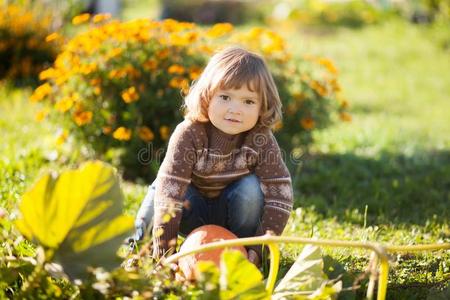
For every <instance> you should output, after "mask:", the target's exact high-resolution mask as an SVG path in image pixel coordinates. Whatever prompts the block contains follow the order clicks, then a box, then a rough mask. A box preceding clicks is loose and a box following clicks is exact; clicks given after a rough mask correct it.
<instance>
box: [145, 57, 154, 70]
mask: <svg viewBox="0 0 450 300" xmlns="http://www.w3.org/2000/svg"><path fill="white" fill-rule="evenodd" d="M157 66H158V62H157V61H156V60H154V59H149V60H147V61H146V62H144V63H143V67H144V69H147V70H149V71H153V70H156V67H157Z"/></svg>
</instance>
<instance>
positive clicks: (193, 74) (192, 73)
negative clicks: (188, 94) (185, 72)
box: [189, 67, 202, 80]
mask: <svg viewBox="0 0 450 300" xmlns="http://www.w3.org/2000/svg"><path fill="white" fill-rule="evenodd" d="M201 74H202V69H201V68H200V67H190V68H189V78H191V80H196V79H197V78H199V77H200V75H201Z"/></svg>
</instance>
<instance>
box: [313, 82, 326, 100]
mask: <svg viewBox="0 0 450 300" xmlns="http://www.w3.org/2000/svg"><path fill="white" fill-rule="evenodd" d="M310 86H311V88H312V89H313V90H314V91H316V92H317V94H319V95H320V96H322V97H325V96H326V95H327V88H326V87H325V86H324V85H323V84H322V83H320V82H319V81H317V80H312V81H311V83H310Z"/></svg>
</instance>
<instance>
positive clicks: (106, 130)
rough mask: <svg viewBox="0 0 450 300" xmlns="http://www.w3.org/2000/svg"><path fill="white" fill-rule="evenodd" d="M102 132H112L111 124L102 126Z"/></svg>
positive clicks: (106, 133)
mask: <svg viewBox="0 0 450 300" xmlns="http://www.w3.org/2000/svg"><path fill="white" fill-rule="evenodd" d="M102 132H103V134H105V135H108V134H110V133H111V132H112V127H111V126H104V127H103V128H102Z"/></svg>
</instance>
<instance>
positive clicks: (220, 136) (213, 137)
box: [206, 122, 245, 154]
mask: <svg viewBox="0 0 450 300" xmlns="http://www.w3.org/2000/svg"><path fill="white" fill-rule="evenodd" d="M206 128H207V132H208V140H209V148H210V149H213V150H216V151H220V153H221V154H228V153H230V152H231V151H232V150H233V149H235V148H238V147H239V146H240V143H241V142H242V141H243V137H244V136H245V133H244V132H242V133H239V134H228V133H225V132H223V131H222V130H220V129H219V128H217V127H216V126H214V125H213V124H212V123H211V122H208V123H207V124H206Z"/></svg>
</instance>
